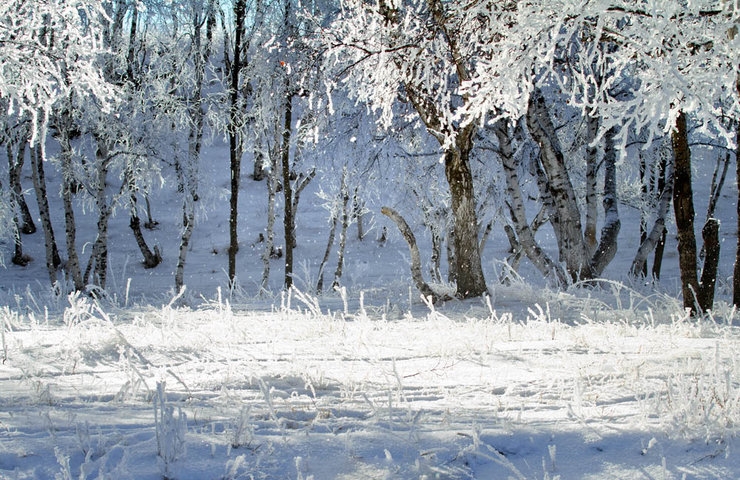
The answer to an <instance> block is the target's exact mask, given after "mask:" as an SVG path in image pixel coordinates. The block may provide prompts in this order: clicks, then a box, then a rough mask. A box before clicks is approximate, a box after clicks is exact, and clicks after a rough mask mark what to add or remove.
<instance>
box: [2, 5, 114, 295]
mask: <svg viewBox="0 0 740 480" xmlns="http://www.w3.org/2000/svg"><path fill="white" fill-rule="evenodd" d="M104 16H105V14H104V11H103V8H102V4H101V2H97V1H92V0H80V1H77V2H66V1H62V0H51V1H48V2H25V1H20V0H19V1H16V0H11V1H8V2H3V4H2V6H0V98H3V99H5V100H6V101H7V102H8V104H9V108H8V112H9V113H11V114H12V113H14V112H20V113H22V114H26V115H28V116H29V117H30V118H31V134H30V139H29V141H30V144H31V146H32V148H35V149H36V150H35V152H34V154H35V155H36V157H37V161H36V162H35V166H36V167H38V168H37V169H35V170H36V171H40V170H39V169H40V168H41V166H42V165H43V161H44V160H45V148H44V146H45V142H46V138H47V135H48V126H49V119H50V118H51V116H52V114H55V115H56V121H55V127H56V129H57V131H58V132H59V133H60V134H61V135H62V136H63V135H65V134H66V133H65V132H63V130H64V129H65V127H69V126H70V121H69V119H70V118H71V115H72V112H71V110H70V103H71V102H70V101H71V99H73V98H74V97H75V96H80V95H81V96H84V97H87V98H94V99H96V100H97V101H98V102H99V105H100V107H101V108H103V109H107V108H108V107H109V105H110V100H111V99H112V97H113V96H114V91H113V89H112V88H111V86H110V85H109V83H108V82H107V81H106V79H105V78H104V76H103V75H102V73H101V71H100V68H99V65H98V63H97V61H98V60H99V58H100V55H101V54H102V52H103V42H102V39H101V31H102V29H101V28H100V23H99V22H100V21H101V19H102V18H104ZM67 133H69V132H67ZM62 138H63V137H62ZM63 142H64V140H63ZM65 155H67V152H65V153H63V155H62V157H63V158H68V156H67V157H65ZM39 157H40V158H39ZM32 159H33V158H32ZM64 171H65V173H69V169H66V168H65V169H64ZM66 178H69V176H65V179H66ZM66 191H67V189H63V193H64V192H66ZM38 193H43V186H42V188H41V189H37V195H38ZM66 198H67V199H68V197H66ZM39 201H40V202H43V199H39ZM67 205H68V202H66V201H65V222H66V225H67V235H66V237H67V245H68V247H71V249H70V250H69V251H68V261H67V266H68V267H69V271H71V272H73V273H72V276H73V281H74V286H75V288H78V289H81V288H83V285H82V276H81V274H79V263H78V261H77V256H76V251H75V248H74V240H75V235H74V228H73V225H74V217H73V213H72V212H71V210H69V209H67V208H66V206H67ZM50 225H51V223H50V222H48V221H42V226H43V227H44V229H45V230H46V231H45V237H46V246H47V266H48V268H49V275H50V278H51V280H52V282H55V281H56V274H55V272H54V269H55V264H56V261H54V260H52V258H53V257H55V255H54V254H53V253H52V252H55V248H56V246H55V242H53V241H52V239H53V235H52V234H51V232H50V231H49V228H50Z"/></svg>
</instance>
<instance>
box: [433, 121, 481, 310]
mask: <svg viewBox="0 0 740 480" xmlns="http://www.w3.org/2000/svg"><path fill="white" fill-rule="evenodd" d="M474 132H475V130H474V129H472V128H465V129H464V130H463V131H462V132H460V133H459V134H458V136H457V139H456V142H455V145H454V146H453V147H449V148H448V149H447V151H446V152H445V155H444V161H445V176H446V177H447V183H448V184H449V186H450V198H451V203H452V215H453V218H454V229H455V239H454V244H453V245H454V251H455V262H454V264H453V265H452V267H453V268H454V269H455V272H456V273H455V277H456V280H457V295H458V297H461V298H472V297H480V296H481V295H484V294H485V293H486V292H487V291H488V289H487V288H486V280H485V278H484V276H483V268H482V264H481V258H480V250H479V249H478V218H477V214H476V210H475V191H474V188H473V175H472V173H471V172H470V162H469V158H470V151H471V149H472V147H473V143H472V138H473V135H474Z"/></svg>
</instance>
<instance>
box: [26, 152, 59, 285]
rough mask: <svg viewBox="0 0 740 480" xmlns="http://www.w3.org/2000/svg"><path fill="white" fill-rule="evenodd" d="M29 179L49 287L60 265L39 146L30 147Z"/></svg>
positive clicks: (54, 280)
mask: <svg viewBox="0 0 740 480" xmlns="http://www.w3.org/2000/svg"><path fill="white" fill-rule="evenodd" d="M31 179H32V180H33V188H34V191H35V192H36V203H37V204H38V208H39V217H40V218H41V229H42V230H43V231H44V245H45V247H46V248H45V251H46V271H47V273H48V274H49V281H50V283H51V286H52V287H53V286H55V285H56V283H57V268H58V267H59V265H61V263H62V259H61V258H60V256H59V249H58V247H57V242H56V239H55V238H54V228H53V227H52V224H51V213H50V211H49V197H48V196H47V194H46V175H45V173H44V159H43V150H42V148H41V145H38V144H37V145H32V146H31Z"/></svg>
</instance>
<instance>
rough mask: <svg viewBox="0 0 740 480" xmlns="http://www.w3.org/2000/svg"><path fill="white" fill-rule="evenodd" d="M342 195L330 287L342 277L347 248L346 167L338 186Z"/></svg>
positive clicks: (337, 283) (336, 285) (347, 201)
mask: <svg viewBox="0 0 740 480" xmlns="http://www.w3.org/2000/svg"><path fill="white" fill-rule="evenodd" d="M340 195H341V197H342V225H341V227H342V229H341V230H340V231H339V252H338V253H337V269H336V270H335V271H334V280H333V281H332V284H331V286H332V288H336V287H338V286H339V280H340V279H341V278H342V272H343V270H344V252H345V251H346V249H347V229H348V228H349V218H350V213H349V188H348V187H347V167H344V170H343V171H342V186H341V188H340Z"/></svg>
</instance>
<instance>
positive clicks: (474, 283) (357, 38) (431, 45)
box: [321, 0, 488, 297]
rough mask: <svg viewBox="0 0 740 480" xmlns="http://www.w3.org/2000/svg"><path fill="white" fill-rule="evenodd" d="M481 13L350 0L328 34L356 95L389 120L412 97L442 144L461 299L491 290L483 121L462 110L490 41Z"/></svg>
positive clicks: (422, 1) (332, 54)
mask: <svg viewBox="0 0 740 480" xmlns="http://www.w3.org/2000/svg"><path fill="white" fill-rule="evenodd" d="M479 12H480V9H479V8H478V6H477V5H476V3H471V4H467V3H465V4H460V3H457V2H442V1H440V0H411V1H389V0H388V1H387V0H379V1H374V2H364V1H359V0H348V1H344V2H342V8H341V11H340V13H338V15H337V17H336V18H334V19H333V21H332V23H331V25H330V26H329V27H328V28H327V29H325V31H323V32H322V35H321V42H322V43H323V45H324V48H325V49H326V56H325V64H326V66H327V68H328V69H330V70H331V71H332V72H334V74H333V75H336V76H339V77H340V78H341V82H342V84H341V86H342V87H344V88H347V91H348V92H349V94H350V95H352V96H353V97H354V98H355V99H357V101H359V102H362V103H366V104H368V105H369V106H370V107H371V108H372V109H373V110H375V111H377V112H378V114H379V121H380V123H381V124H382V125H383V126H385V127H386V128H390V127H391V126H392V123H393V121H394V114H395V112H396V111H397V102H398V101H399V100H400V101H403V102H408V103H409V104H410V105H412V106H413V110H414V111H415V115H416V118H417V119H418V121H419V122H421V123H422V124H423V125H424V127H425V128H426V130H427V131H428V132H429V133H430V134H431V135H433V136H434V137H435V138H436V139H437V141H438V142H439V145H440V149H441V152H442V154H441V156H442V162H443V164H444V166H445V177H446V179H447V183H448V185H449V188H450V194H451V197H450V198H451V210H452V215H453V219H454V238H455V240H454V250H455V264H454V265H453V269H454V271H455V278H456V281H457V293H458V295H459V296H461V297H475V296H479V295H482V294H484V293H485V292H486V291H487V290H486V284H485V278H484V276H483V270H482V267H481V258H480V251H479V245H478V219H477V212H476V197H475V190H474V185H473V177H472V174H471V170H470V154H471V151H472V149H473V144H474V139H475V134H476V131H477V129H478V125H477V124H476V123H475V122H474V121H471V120H470V119H469V118H465V117H463V118H461V116H460V113H461V111H462V110H463V108H464V107H465V106H466V104H467V103H468V101H469V97H468V95H467V94H465V93H464V92H462V91H461V90H460V86H461V85H462V84H463V83H464V82H466V81H468V80H470V78H471V74H472V70H473V68H474V66H475V63H476V61H477V60H479V57H480V55H481V53H482V50H481V47H482V45H483V44H484V40H483V39H481V38H479V36H478V35H479V32H480V31H481V28H482V26H483V25H484V24H485V23H486V22H488V19H487V18H484V17H481V16H479V15H478V13H479ZM486 40H487V39H486ZM339 86H340V84H339V83H337V85H335V87H339Z"/></svg>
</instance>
